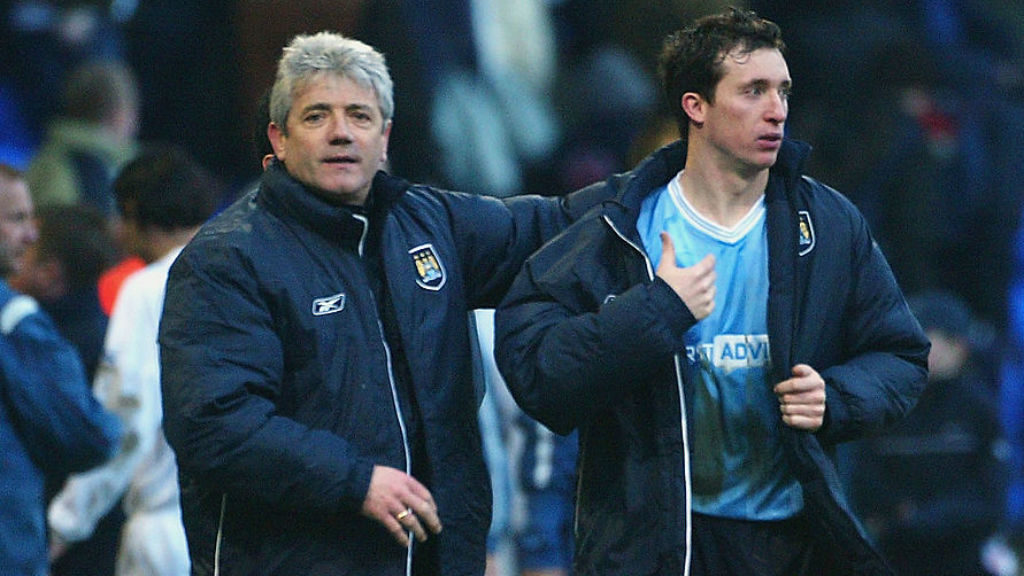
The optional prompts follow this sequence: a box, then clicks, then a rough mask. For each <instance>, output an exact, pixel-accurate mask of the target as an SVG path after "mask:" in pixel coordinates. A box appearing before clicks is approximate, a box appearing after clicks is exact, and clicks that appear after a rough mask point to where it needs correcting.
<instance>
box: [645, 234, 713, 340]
mask: <svg viewBox="0 0 1024 576" xmlns="http://www.w3.org/2000/svg"><path fill="white" fill-rule="evenodd" d="M655 275H656V276H658V277H659V278H661V279H662V280H664V281H665V283H666V284H668V285H669V286H671V287H672V290H675V293H676V294H678V295H679V298H681V299H682V300H683V303H684V304H686V307H687V308H689V309H690V313H691V314H693V317H694V318H696V319H697V320H703V319H705V318H707V317H708V316H709V315H711V312H712V311H713V310H714V309H715V280H716V278H717V276H716V274H715V257H714V256H713V255H711V254H708V255H707V256H705V257H704V259H703V260H701V261H700V262H698V263H696V264H694V265H693V266H690V267H689V268H680V267H679V266H678V265H676V248H675V245H673V244H672V239H671V238H669V236H668V234H667V233H665V232H662V233H661V261H660V262H658V269H657V270H656V271H655Z"/></svg>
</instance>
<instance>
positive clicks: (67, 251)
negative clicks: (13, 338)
mask: <svg viewBox="0 0 1024 576" xmlns="http://www.w3.org/2000/svg"><path fill="white" fill-rule="evenodd" d="M36 221H37V227H38V231H39V239H38V241H36V242H35V244H33V245H32V246H30V247H29V248H28V251H27V253H26V258H25V265H24V266H23V268H22V270H21V272H20V273H19V274H18V275H17V277H15V278H12V279H11V284H12V286H14V287H15V288H16V289H18V290H19V291H21V292H23V293H25V294H28V295H29V296H32V297H33V298H35V299H36V301H38V302H39V304H40V305H41V306H42V307H43V310H45V311H46V313H47V314H49V315H50V318H51V319H53V321H54V323H55V324H56V325H57V328H58V329H59V330H60V332H61V334H62V335H63V336H64V337H65V338H67V339H68V340H69V341H71V343H72V344H74V345H75V348H76V349H77V350H78V351H79V354H80V355H81V358H82V363H83V364H84V366H85V369H86V375H87V376H88V377H89V379H90V381H91V379H92V376H93V375H94V374H95V372H96V366H97V364H98V363H99V359H100V353H101V351H102V350H103V335H104V333H105V332H106V329H107V315H106V314H105V313H104V312H103V310H102V309H101V308H100V302H99V296H98V293H97V282H98V280H99V277H100V275H101V274H102V273H103V272H104V271H106V270H107V268H109V267H110V266H112V265H113V264H114V263H115V262H116V258H117V255H118V248H117V246H116V245H115V244H114V239H113V237H112V236H111V234H110V228H109V225H108V223H107V221H106V219H105V218H104V216H103V215H102V214H101V213H100V212H98V211H97V210H95V209H94V208H92V207H89V206H82V205H69V206H44V207H42V208H40V209H39V210H38V211H37V212H36Z"/></svg>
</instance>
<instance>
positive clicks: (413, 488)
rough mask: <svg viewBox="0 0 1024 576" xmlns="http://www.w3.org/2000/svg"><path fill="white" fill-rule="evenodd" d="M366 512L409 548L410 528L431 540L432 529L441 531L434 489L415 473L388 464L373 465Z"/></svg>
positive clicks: (436, 531)
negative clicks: (428, 535) (415, 476)
mask: <svg viewBox="0 0 1024 576" xmlns="http://www.w3.org/2000/svg"><path fill="white" fill-rule="evenodd" d="M362 513H363V515H364V516H368V517H370V518H373V519H374V520H376V521H377V522H380V523H381V524H382V525H383V526H384V527H385V528H387V529H388V531H389V532H391V535H392V536H394V537H395V540H397V541H398V543H399V544H401V545H402V546H405V547H408V546H409V544H410V542H409V532H410V531H411V532H412V533H413V535H414V536H415V537H416V539H417V540H419V541H420V542H423V541H425V540H426V539H427V531H428V530H429V531H430V532H431V533H433V534H438V533H440V532H441V520H440V519H439V518H438V517H437V504H435V503H434V497H433V496H431V495H430V491H429V490H427V488H426V487H425V486H424V485H423V484H420V482H419V481H418V480H416V479H415V478H413V477H412V476H409V475H408V474H406V473H405V472H402V471H401V470H397V469H395V468H388V467H387V466H374V467H373V475H372V476H370V489H369V490H367V491H366V500H364V501H363V509H362Z"/></svg>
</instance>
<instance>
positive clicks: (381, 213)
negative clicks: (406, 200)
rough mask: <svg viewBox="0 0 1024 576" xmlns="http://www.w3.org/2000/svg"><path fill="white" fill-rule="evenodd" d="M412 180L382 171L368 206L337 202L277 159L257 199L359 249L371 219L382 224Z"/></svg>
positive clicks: (285, 215) (377, 177)
mask: <svg viewBox="0 0 1024 576" xmlns="http://www.w3.org/2000/svg"><path fill="white" fill-rule="evenodd" d="M408 188H409V183H408V182H406V181H405V180H402V179H401V178H396V177H394V176H391V175H389V174H387V173H386V172H383V171H380V172H377V174H376V175H375V176H374V179H373V185H372V188H371V190H370V195H369V198H368V199H367V203H366V205H365V206H335V205H333V204H329V203H328V202H325V201H324V200H323V199H321V198H320V197H319V196H317V195H315V194H313V193H312V192H311V191H310V190H309V188H308V187H306V186H305V185H303V184H302V183H300V182H299V181H298V180H295V178H293V177H292V176H291V175H290V174H288V171H287V170H286V169H285V167H284V164H282V163H281V162H277V161H274V162H272V163H271V165H270V166H269V167H267V169H266V170H265V171H264V173H263V176H262V177H261V179H260V188H259V192H258V194H257V197H256V201H257V202H258V203H260V204H262V205H263V206H265V207H266V208H267V210H269V211H270V212H272V213H274V214H276V215H278V216H280V217H282V218H284V219H286V220H288V221H293V222H297V223H299V224H300V225H302V226H303V227H305V228H308V229H309V230H312V231H313V232H315V233H317V234H319V235H320V236H323V237H324V238H325V239H327V240H328V241H330V242H335V243H339V244H341V245H342V246H344V247H346V248H349V249H352V250H357V249H358V248H359V247H360V244H361V243H362V242H363V241H364V240H365V238H366V233H367V223H368V222H370V223H372V224H371V226H379V225H380V223H382V222H383V220H384V218H385V217H386V215H387V213H388V212H389V211H390V209H391V207H392V206H393V205H394V203H395V201H397V200H398V198H400V197H401V195H402V194H404V193H405V191H406V190H407V189H408Z"/></svg>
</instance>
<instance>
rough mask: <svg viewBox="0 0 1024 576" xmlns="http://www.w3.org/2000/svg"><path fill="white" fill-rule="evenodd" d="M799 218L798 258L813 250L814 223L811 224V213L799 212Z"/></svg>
mask: <svg viewBox="0 0 1024 576" xmlns="http://www.w3.org/2000/svg"><path fill="white" fill-rule="evenodd" d="M799 217H800V242H799V244H800V252H799V254H800V256H804V255H806V254H807V253H808V252H810V251H811V250H814V242H815V240H814V223H813V222H811V213H810V212H807V211H806V210H801V211H800V213H799Z"/></svg>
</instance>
